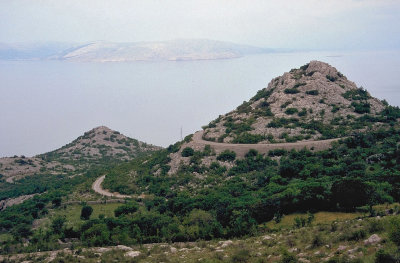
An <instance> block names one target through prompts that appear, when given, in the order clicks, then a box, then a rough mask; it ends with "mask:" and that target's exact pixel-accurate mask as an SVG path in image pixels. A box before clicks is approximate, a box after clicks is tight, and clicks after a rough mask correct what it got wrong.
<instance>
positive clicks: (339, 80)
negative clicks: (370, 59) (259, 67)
mask: <svg viewBox="0 0 400 263" xmlns="http://www.w3.org/2000/svg"><path fill="white" fill-rule="evenodd" d="M384 108H385V105H384V103H383V102H381V101H380V100H378V99H376V98H373V97H371V95H370V94H369V93H368V92H367V91H366V90H365V89H363V88H362V87H360V88H358V87H357V86H356V84H355V83H354V82H351V81H349V80H348V79H347V78H346V77H345V76H344V75H343V74H342V73H340V72H339V71H338V70H337V69H335V68H334V67H332V66H330V65H329V64H327V63H324V62H320V61H311V62H310V63H309V64H306V65H304V66H302V67H300V68H299V69H292V70H291V71H290V72H287V73H284V74H283V75H282V76H280V77H276V78H274V79H273V80H272V81H271V82H270V83H269V84H268V87H267V88H264V89H262V90H260V91H258V92H257V94H256V95H255V96H254V97H252V98H251V99H250V100H249V101H248V102H243V104H242V105H240V106H239V107H237V108H236V109H235V110H233V111H231V112H229V113H227V114H225V115H222V116H219V117H218V118H217V119H216V120H214V121H212V122H211V123H210V124H209V125H207V126H205V127H204V139H205V140H209V141H216V142H227V143H277V142H294V141H302V140H321V139H330V138H337V137H344V136H347V135H349V134H351V133H352V132H355V131H360V130H364V129H366V128H368V127H371V125H372V126H375V127H376V126H381V125H382V123H381V122H380V120H379V119H374V118H376V117H378V116H380V113H381V111H382V110H383V109H384ZM366 118H367V119H368V123H365V122H364V121H365V119H366ZM371 123H373V124H371Z"/></svg>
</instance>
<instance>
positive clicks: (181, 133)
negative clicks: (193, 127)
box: [181, 126, 183, 141]
mask: <svg viewBox="0 0 400 263" xmlns="http://www.w3.org/2000/svg"><path fill="white" fill-rule="evenodd" d="M182 140H183V137H182V126H181V141H182Z"/></svg>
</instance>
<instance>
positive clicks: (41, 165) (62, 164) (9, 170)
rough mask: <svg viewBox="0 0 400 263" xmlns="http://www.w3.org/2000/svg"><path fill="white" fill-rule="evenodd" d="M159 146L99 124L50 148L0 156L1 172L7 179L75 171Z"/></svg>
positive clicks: (145, 151)
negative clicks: (66, 141) (36, 152)
mask: <svg viewBox="0 0 400 263" xmlns="http://www.w3.org/2000/svg"><path fill="white" fill-rule="evenodd" d="M159 149H161V148H160V147H157V146H154V145H150V144H146V143H144V142H141V141H138V140H136V139H132V138H129V137H126V136H124V135H122V134H120V133H119V132H117V131H113V130H111V129H109V128H107V127H105V126H100V127H97V128H94V129H92V130H90V131H88V132H86V133H85V134H84V135H83V136H80V137H78V138H77V139H76V140H74V141H73V142H71V143H69V144H67V145H65V146H63V147H61V148H60V149H57V150H55V151H52V152H48V153H44V154H40V155H37V156H33V157H25V156H20V157H18V156H14V157H4V158H0V175H2V178H3V179H5V180H6V181H7V182H9V183H11V182H13V181H14V180H18V179H21V178H23V177H25V176H32V175H35V174H40V173H42V174H43V173H46V174H49V173H50V174H66V173H76V172H79V171H78V170H82V169H85V168H87V167H88V166H89V165H93V164H101V163H104V162H106V161H112V160H119V161H125V160H131V159H133V158H135V157H137V156H138V155H141V154H143V153H148V152H151V151H156V150H159Z"/></svg>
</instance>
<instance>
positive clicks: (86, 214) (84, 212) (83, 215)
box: [81, 205, 93, 220]
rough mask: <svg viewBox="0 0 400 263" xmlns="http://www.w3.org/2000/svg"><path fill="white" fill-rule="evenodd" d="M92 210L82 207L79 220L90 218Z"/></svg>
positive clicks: (89, 207)
mask: <svg viewBox="0 0 400 263" xmlns="http://www.w3.org/2000/svg"><path fill="white" fill-rule="evenodd" d="M92 212H93V208H92V207H91V206H88V205H85V206H84V207H82V210H81V219H83V220H89V218H90V216H91V215H92Z"/></svg>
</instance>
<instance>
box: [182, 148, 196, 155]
mask: <svg viewBox="0 0 400 263" xmlns="http://www.w3.org/2000/svg"><path fill="white" fill-rule="evenodd" d="M193 154H194V150H193V149H192V148H190V147H186V148H184V149H183V150H182V152H181V155H182V157H190V156H193Z"/></svg>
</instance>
